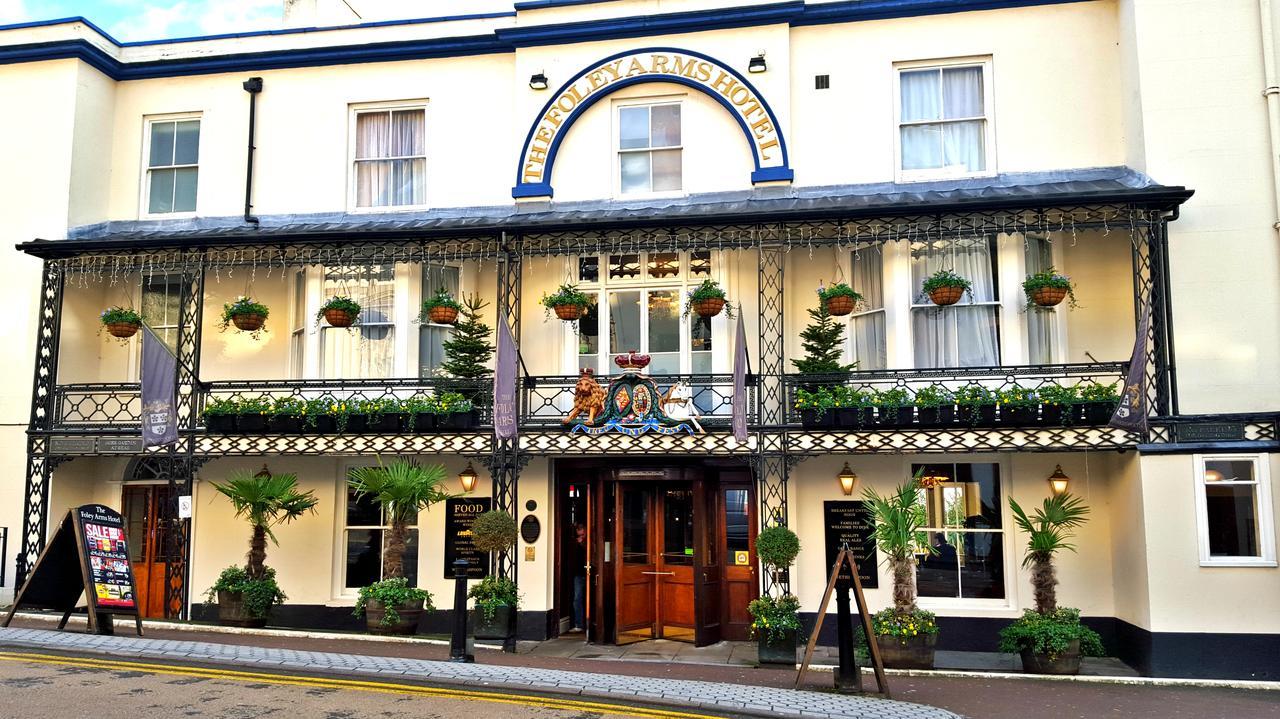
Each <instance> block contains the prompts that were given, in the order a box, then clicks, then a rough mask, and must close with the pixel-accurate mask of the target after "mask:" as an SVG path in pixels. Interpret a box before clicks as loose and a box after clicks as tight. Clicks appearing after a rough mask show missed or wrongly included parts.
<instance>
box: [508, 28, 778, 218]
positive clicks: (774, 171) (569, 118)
mask: <svg viewBox="0 0 1280 719" xmlns="http://www.w3.org/2000/svg"><path fill="white" fill-rule="evenodd" d="M642 53H673V54H678V55H683V56H686V57H690V58H697V59H698V60H702V61H705V62H709V63H711V64H712V65H713V66H714V67H715V68H716V69H720V70H723V71H724V72H725V73H727V74H728V75H729V76H730V77H731V78H732V79H733V80H734V81H736V82H737V83H739V84H741V85H742V86H744V87H745V88H746V89H747V90H748V91H750V93H751V95H752V96H753V97H754V99H756V100H757V101H758V102H759V103H760V106H761V108H762V109H763V110H764V113H765V116H766V117H767V118H768V121H769V123H770V124H771V126H772V128H773V130H774V134H775V135H776V136H777V140H778V149H779V151H780V154H781V159H782V163H781V164H780V165H773V166H768V167H764V166H762V165H761V159H760V151H759V149H758V148H757V146H756V137H755V135H754V134H753V133H752V129H751V127H750V126H748V125H747V123H746V121H745V120H744V119H743V117H742V114H741V113H740V112H739V111H738V110H737V109H736V108H735V107H734V105H733V103H732V102H730V101H729V99H728V98H727V97H725V96H724V95H723V94H721V93H718V92H715V91H713V90H712V89H711V88H710V87H709V86H708V85H707V84H705V83H701V82H696V81H694V80H692V79H690V78H688V77H685V76H684V75H680V74H676V73H674V72H672V71H670V70H666V69H665V68H664V71H662V72H657V71H650V72H646V73H645V74H643V75H640V76H638V77H631V78H626V79H621V80H617V81H614V82H611V83H608V84H607V85H605V86H604V87H603V88H602V89H601V91H596V92H591V93H590V94H588V95H587V96H585V97H583V98H582V99H581V101H578V102H576V103H575V104H574V107H573V109H572V110H571V111H570V112H569V113H568V114H566V115H565V117H564V119H563V120H562V121H561V122H560V123H559V127H558V129H557V131H556V133H555V137H553V138H552V140H551V143H550V145H549V146H548V147H547V150H546V153H545V155H546V157H545V160H544V161H543V162H542V172H541V175H540V177H541V181H539V182H526V181H525V165H526V161H527V160H528V158H529V154H530V150H531V149H532V148H533V143H534V139H535V137H536V136H537V133H538V128H539V127H541V126H542V124H543V120H544V119H546V118H547V114H548V113H549V112H550V111H551V110H552V108H553V107H554V106H555V105H556V103H557V101H559V100H560V98H561V97H562V96H564V94H565V93H566V92H568V91H569V89H570V88H573V87H575V86H576V85H577V83H578V81H579V80H581V79H583V78H584V77H587V76H588V75H589V74H591V73H592V72H593V71H598V70H599V68H600V67H601V66H603V65H605V64H607V63H609V62H612V61H614V60H618V59H619V58H626V57H630V56H633V55H638V54H642ZM647 82H671V83H676V84H680V85H684V86H686V87H690V88H693V89H695V90H698V91H699V92H702V93H703V94H705V95H707V96H708V97H711V98H713V99H715V100H716V101H717V102H719V103H720V104H721V105H722V106H723V107H724V108H725V110H727V111H728V112H729V114H730V115H731V116H733V118H734V119H735V120H737V122H738V127H739V129H741V130H742V133H743V135H744V137H745V138H746V140H747V144H748V145H749V146H750V147H751V157H752V162H753V163H754V165H755V169H754V170H753V171H752V173H751V182H752V183H753V184H754V183H760V182H775V181H790V180H792V179H794V177H795V173H794V172H792V170H791V160H790V156H789V155H788V154H787V141H786V138H785V137H784V136H783V132H782V128H781V127H780V126H779V125H778V118H777V116H776V115H775V114H774V112H773V108H772V107H770V106H769V103H768V102H767V101H766V100H765V99H764V96H763V95H761V94H760V91H759V90H757V89H756V87H755V86H754V85H752V84H751V82H750V81H749V80H747V78H746V77H744V76H743V75H742V74H741V73H739V72H738V71H737V70H735V69H733V68H732V67H730V66H728V65H726V64H725V63H723V62H721V61H719V60H717V59H715V58H713V57H711V56H709V55H705V54H703V53H700V52H695V51H693V50H685V49H682V48H676V47H643V48H635V49H631V50H626V51H623V52H619V53H616V54H613V55H610V56H609V57H606V58H604V59H601V60H599V61H597V62H594V63H592V64H590V65H588V66H586V67H585V68H583V69H582V70H580V71H579V72H578V73H577V74H575V75H574V76H573V77H572V78H570V79H569V81H568V82H566V83H565V84H563V85H561V86H560V88H559V89H557V90H556V92H555V93H554V94H553V95H552V97H551V99H550V100H548V101H547V103H546V104H545V105H543V106H542V110H541V111H540V112H539V113H538V116H537V117H536V118H534V120H533V125H532V126H531V127H530V128H529V133H528V135H526V136H525V140H524V144H523V145H522V146H521V148H520V157H519V158H518V159H517V161H516V184H515V187H512V188H511V196H512V197H513V198H516V199H520V198H527V197H552V196H553V195H554V191H553V189H552V187H551V173H552V170H553V169H554V166H555V160H556V154H557V153H558V152H559V150H560V143H561V142H562V141H563V140H564V138H565V135H567V134H569V130H570V129H571V128H572V127H573V123H574V122H576V121H577V120H578V118H579V117H581V116H582V113H583V112H585V111H586V110H587V109H588V108H590V107H591V106H592V105H594V104H595V103H596V102H598V101H599V100H600V99H601V98H604V97H607V96H609V95H611V94H613V93H614V92H617V91H618V90H621V89H623V88H626V87H630V86H632V85H638V84H641V83H647Z"/></svg>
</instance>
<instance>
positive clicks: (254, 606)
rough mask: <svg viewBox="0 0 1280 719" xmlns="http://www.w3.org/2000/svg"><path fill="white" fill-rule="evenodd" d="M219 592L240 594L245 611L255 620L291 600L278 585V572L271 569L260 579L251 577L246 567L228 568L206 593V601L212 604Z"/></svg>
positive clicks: (266, 570)
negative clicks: (274, 607)
mask: <svg viewBox="0 0 1280 719" xmlns="http://www.w3.org/2000/svg"><path fill="white" fill-rule="evenodd" d="M218 592H232V593H239V594H240V596H241V597H242V598H243V599H242V601H243V602H244V608H245V611H247V612H249V616H251V617H254V618H255V619H262V618H264V617H266V616H267V615H268V614H269V613H270V612H271V607H273V606H276V605H278V604H284V600H286V599H288V598H289V597H287V596H285V593H284V592H283V591H281V590H280V585H279V584H277V583H276V570H274V569H272V568H270V567H266V568H265V571H264V572H263V575H262V577H261V578H260V579H253V578H252V577H250V576H249V572H248V571H246V570H245V568H244V567H227V568H226V569H224V570H222V574H219V575H218V581H216V582H214V583H213V586H212V587H209V591H208V592H206V593H205V601H206V602H208V603H210V604H212V603H213V602H214V600H216V599H217V598H218Z"/></svg>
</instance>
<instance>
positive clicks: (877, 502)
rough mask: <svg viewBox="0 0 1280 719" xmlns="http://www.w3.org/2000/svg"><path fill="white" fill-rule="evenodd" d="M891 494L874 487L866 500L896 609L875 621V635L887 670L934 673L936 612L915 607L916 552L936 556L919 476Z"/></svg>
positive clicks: (865, 492)
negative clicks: (890, 577)
mask: <svg viewBox="0 0 1280 719" xmlns="http://www.w3.org/2000/svg"><path fill="white" fill-rule="evenodd" d="M923 471H924V470H923V469H922V470H919V471H917V472H916V474H915V476H913V477H911V478H910V479H908V480H907V481H906V482H904V483H903V484H901V485H900V486H899V487H898V488H897V489H895V490H894V491H893V492H892V493H890V494H886V495H883V496H882V495H880V494H879V493H877V492H876V491H875V490H874V489H872V488H871V487H867V488H866V489H865V490H863V495H862V496H863V498H864V499H866V501H867V504H869V505H870V506H871V512H872V515H873V516H874V517H875V522H876V524H875V530H874V532H873V536H874V537H875V541H876V547H878V548H879V549H880V551H881V552H882V553H884V556H885V560H886V561H887V562H888V564H889V571H890V572H892V574H893V606H892V607H888V608H886V609H882V610H881V611H879V612H876V614H875V615H874V616H872V617H871V625H872V629H873V630H874V631H875V634H876V641H877V643H878V644H879V646H880V655H881V656H882V657H883V658H884V664H885V666H887V667H896V668H899V669H930V668H932V667H933V655H934V649H935V647H936V645H937V642H938V622H937V618H936V617H935V616H934V614H933V613H932V612H926V611H925V610H923V609H921V608H920V607H919V606H917V605H916V552H919V551H924V552H932V551H934V549H933V547H932V546H930V545H929V542H928V539H927V537H926V536H925V533H924V531H923V528H924V526H925V523H926V521H927V518H926V516H925V509H924V504H923V503H921V502H920V475H921V473H923Z"/></svg>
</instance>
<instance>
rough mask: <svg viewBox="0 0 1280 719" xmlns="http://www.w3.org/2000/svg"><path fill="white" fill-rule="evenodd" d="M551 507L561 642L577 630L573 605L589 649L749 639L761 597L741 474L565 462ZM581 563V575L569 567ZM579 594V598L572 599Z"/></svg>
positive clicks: (749, 494) (748, 496) (750, 506)
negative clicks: (753, 609) (752, 606)
mask: <svg viewBox="0 0 1280 719" xmlns="http://www.w3.org/2000/svg"><path fill="white" fill-rule="evenodd" d="M557 498H558V500H559V501H558V506H557V517H558V526H559V529H558V531H557V533H556V537H557V558H558V561H557V572H556V577H557V587H558V589H557V593H556V596H557V609H558V614H559V616H560V617H561V618H562V619H561V627H560V628H561V631H562V632H563V631H566V630H568V629H569V627H570V626H572V625H574V624H576V623H577V622H578V621H579V620H578V619H577V618H576V617H575V616H574V613H575V608H574V606H575V605H574V602H575V599H578V600H579V601H581V602H582V609H580V610H579V611H582V612H583V613H584V614H585V617H584V619H585V623H584V626H585V629H586V639H587V640H588V641H592V642H604V643H616V644H627V643H631V642H636V641H641V640H645V639H673V640H676V641H684V642H693V643H695V644H697V645H699V646H702V645H706V644H713V643H715V642H717V641H720V640H721V639H732V640H744V639H746V638H747V628H748V626H749V624H750V618H749V617H748V615H747V604H748V603H750V601H751V600H752V599H754V598H755V597H756V596H757V589H758V585H757V582H758V578H757V573H756V568H755V567H756V559H755V519H756V518H755V513H754V492H753V491H752V488H751V481H750V474H749V472H748V471H747V470H745V469H743V468H741V467H714V466H690V467H652V468H650V467H629V468H623V469H609V468H604V467H599V466H592V465H590V464H586V463H568V462H566V463H564V464H563V465H562V466H558V470H557ZM579 527H582V528H583V529H585V532H582V533H581V534H585V537H586V541H585V547H583V546H582V545H580V544H577V537H578V536H579V535H580V532H579ZM584 559H585V561H586V566H585V567H581V568H580V567H577V566H575V563H576V562H579V561H583V560H584ZM583 576H585V582H583V581H582V580H581V579H575V577H583ZM581 585H584V586H583V590H584V591H582V592H581V594H582V595H585V596H581V595H576V592H577V591H578V590H577V589H576V586H581Z"/></svg>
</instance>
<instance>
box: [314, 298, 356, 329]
mask: <svg viewBox="0 0 1280 719" xmlns="http://www.w3.org/2000/svg"><path fill="white" fill-rule="evenodd" d="M316 318H317V319H321V318H322V319H324V321H325V322H328V323H329V324H330V325H331V326H333V327H350V326H351V325H353V324H355V323H356V320H357V319H359V318H360V303H359V302H356V301H355V300H353V299H351V298H350V297H347V296H346V295H335V296H333V297H330V298H328V299H326V300H325V301H324V304H322V305H320V309H319V310H317V311H316Z"/></svg>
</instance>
